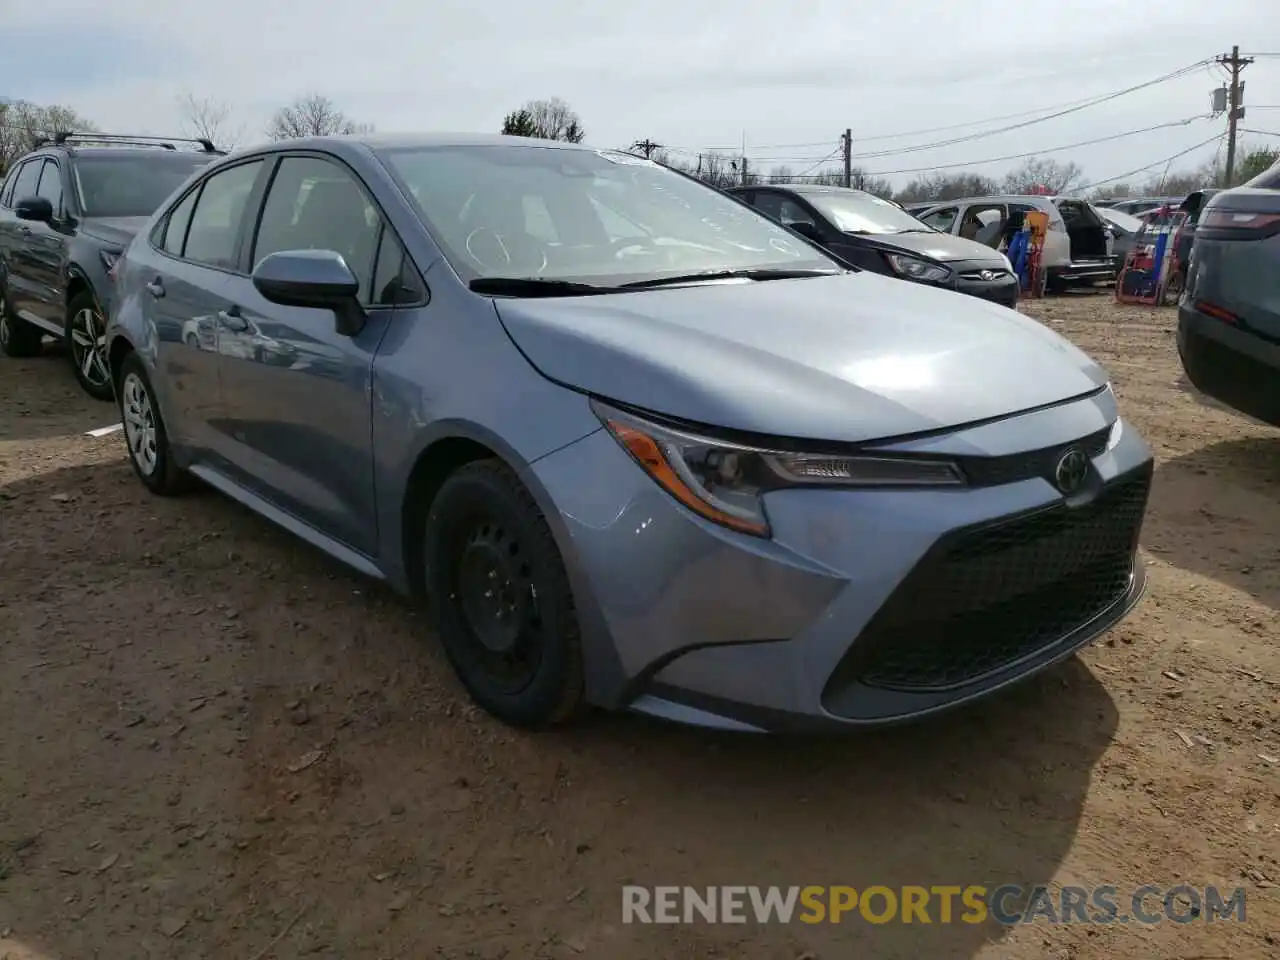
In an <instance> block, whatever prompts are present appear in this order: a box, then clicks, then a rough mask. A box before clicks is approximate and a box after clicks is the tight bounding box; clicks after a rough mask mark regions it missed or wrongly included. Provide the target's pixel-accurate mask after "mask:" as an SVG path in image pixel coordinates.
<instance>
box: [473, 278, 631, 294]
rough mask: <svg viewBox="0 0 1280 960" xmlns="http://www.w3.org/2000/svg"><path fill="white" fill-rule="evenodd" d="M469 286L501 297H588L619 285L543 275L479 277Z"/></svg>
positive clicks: (477, 291)
mask: <svg viewBox="0 0 1280 960" xmlns="http://www.w3.org/2000/svg"><path fill="white" fill-rule="evenodd" d="M467 286H468V287H470V288H471V290H472V291H473V292H475V293H485V294H493V295H494V296H499V297H586V296H590V295H592V294H599V293H615V292H617V290H618V288H617V287H600V286H596V285H595V284H594V283H577V282H575V281H573V280H550V279H543V278H542V277H477V278H476V279H474V280H472V281H471V282H470V283H469V284H467Z"/></svg>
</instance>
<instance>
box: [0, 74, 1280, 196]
mask: <svg viewBox="0 0 1280 960" xmlns="http://www.w3.org/2000/svg"><path fill="white" fill-rule="evenodd" d="M178 110H179V115H180V117H181V132H182V133H183V134H184V135H185V136H189V137H193V138H194V137H199V138H203V139H207V140H211V141H212V142H213V143H214V144H215V145H217V146H218V147H219V148H220V149H224V150H233V149H235V148H236V147H238V146H242V145H244V143H245V141H246V128H245V127H244V125H243V124H241V123H238V122H237V121H236V119H235V114H234V110H233V109H232V107H231V105H230V104H229V103H227V102H226V101H223V100H218V99H217V98H213V97H197V96H195V95H194V94H191V93H183V94H181V95H180V96H179V97H178ZM373 129H374V127H373V124H371V123H365V122H363V121H360V120H356V119H355V118H353V117H350V116H348V115H347V114H346V113H345V112H343V111H342V110H341V109H340V108H339V107H338V106H337V104H335V102H334V101H333V100H332V99H331V98H329V97H328V96H325V95H324V94H321V93H315V92H313V93H306V94H303V95H301V96H299V97H297V98H296V99H294V100H293V101H292V102H290V103H288V104H285V105H284V106H282V107H280V108H279V109H277V110H276V111H275V112H274V113H273V114H272V115H271V118H270V120H269V121H268V123H267V126H266V129H265V130H264V131H263V132H264V133H265V135H266V137H267V139H269V140H288V139H293V138H296V137H312V136H331V135H335V134H357V133H369V132H372V131H373ZM64 130H73V131H78V132H95V131H96V130H97V127H96V126H95V125H94V124H93V123H92V122H91V121H90V120H88V119H86V118H85V117H82V116H80V115H79V114H77V113H76V112H75V111H74V110H72V109H71V108H70V107H66V106H61V105H55V106H42V105H39V104H34V103H29V102H27V101H22V100H19V101H14V102H10V103H0V174H2V173H3V172H4V171H6V170H7V169H8V167H9V165H10V164H11V163H12V162H13V161H14V160H16V159H17V158H18V157H20V156H22V155H23V154H25V153H27V152H29V151H30V150H32V149H34V147H35V143H36V141H37V140H38V139H39V138H41V137H49V136H52V135H53V134H55V133H57V132H59V131H64ZM500 132H501V133H503V134H508V135H512V136H521V137H535V138H540V139H545V140H564V141H568V142H570V143H581V142H582V140H583V139H584V138H585V136H586V130H585V128H584V126H583V123H582V118H581V117H580V116H579V115H578V114H577V112H575V111H574V110H573V109H572V108H571V107H570V106H569V104H567V103H566V102H565V101H564V100H562V99H560V98H559V97H550V98H548V99H541V100H529V101H526V102H525V103H524V104H522V105H521V106H519V107H517V108H516V109H515V110H512V111H511V112H510V113H508V114H507V115H506V116H504V117H503V119H502V125H501V127H500ZM625 149H628V150H632V149H634V148H631V147H628V148H625ZM650 157H651V159H653V160H656V161H658V162H660V163H663V164H665V165H666V166H669V167H671V168H673V169H676V170H680V171H682V172H684V173H687V174H689V175H691V176H694V177H697V178H698V179H700V180H702V181H704V182H706V183H708V184H710V185H712V186H715V187H727V186H731V185H737V184H761V183H794V182H803V183H818V184H828V185H833V186H839V185H843V184H844V169H843V167H842V166H827V167H825V168H823V169H820V170H813V169H809V170H805V171H802V172H800V173H796V171H795V170H794V169H793V168H791V167H787V166H775V167H772V168H770V169H768V170H766V171H761V170H757V169H754V168H753V167H752V165H751V163H750V160H749V159H748V160H747V161H746V166H747V169H746V170H743V169H742V165H743V163H744V161H743V158H741V157H737V156H734V155H732V154H728V153H717V152H706V153H702V154H698V155H690V154H686V153H684V152H678V153H677V152H675V151H671V150H664V149H662V148H658V149H656V150H653V151H651V153H650ZM1277 160H1280V150H1277V149H1275V148H1272V147H1264V146H1250V145H1248V144H1245V145H1244V147H1243V149H1242V151H1241V153H1240V159H1239V162H1238V163H1237V164H1236V167H1235V170H1234V171H1233V176H1232V178H1231V184H1230V186H1236V185H1238V184H1241V183H1244V182H1245V181H1246V180H1249V179H1251V178H1252V177H1254V176H1256V175H1257V174H1258V173H1261V172H1262V171H1263V170H1266V169H1268V168H1269V167H1271V166H1272V165H1273V164H1274V163H1276V161H1277ZM1223 174H1224V170H1223V167H1222V163H1221V159H1220V158H1215V159H1214V160H1213V161H1211V162H1209V163H1206V164H1203V165H1202V166H1200V167H1197V168H1196V169H1194V170H1184V171H1178V172H1173V173H1169V172H1166V173H1165V174H1162V175H1161V176H1158V177H1151V178H1148V179H1146V180H1143V181H1135V182H1125V183H1110V184H1105V185H1099V186H1098V187H1096V188H1091V187H1090V185H1089V183H1088V180H1087V178H1086V177H1085V175H1084V170H1083V169H1082V168H1081V167H1080V165H1079V164H1077V163H1074V162H1070V161H1068V162H1059V161H1057V160H1053V159H1051V158H1048V157H1033V158H1031V159H1028V160H1026V161H1024V162H1023V164H1022V166H1020V167H1018V168H1017V169H1015V170H1013V171H1010V172H1009V173H1007V174H1005V175H1004V176H1003V177H999V178H996V177H990V176H987V175H986V174H982V173H949V172H945V171H936V172H933V173H924V174H921V175H919V176H917V177H915V178H914V179H912V180H911V181H910V182H909V183H907V185H906V186H904V187H902V188H900V189H898V188H895V187H894V186H893V184H892V183H891V182H890V181H889V180H888V179H887V178H885V177H881V176H876V175H874V174H871V173H868V172H867V171H865V170H862V169H859V168H857V167H855V168H854V169H853V171H852V177H851V180H852V183H853V185H854V186H856V187H859V188H861V189H863V190H866V191H868V192H870V193H874V194H876V195H877V196H881V197H885V198H888V199H893V200H896V201H898V202H899V203H921V202H926V201H929V200H937V201H945V200H954V199H958V198H960V197H975V196H987V195H992V194H1024V193H1033V192H1038V191H1041V190H1046V191H1048V192H1049V193H1067V192H1076V191H1081V192H1083V193H1085V195H1087V196H1090V197H1093V198H1094V199H1104V198H1106V199H1112V198H1120V197H1130V196H1132V197H1140V196H1181V195H1184V194H1187V193H1190V192H1191V191H1193V190H1198V189H1202V188H1205V187H1215V186H1222V185H1223V180H1224V176H1223ZM1082 188H1083V190H1082Z"/></svg>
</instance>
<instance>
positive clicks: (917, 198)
mask: <svg viewBox="0 0 1280 960" xmlns="http://www.w3.org/2000/svg"><path fill="white" fill-rule="evenodd" d="M999 189H1000V187H999V185H998V184H997V183H996V182H995V181H994V180H992V179H991V178H990V177H984V176H983V175H982V174H980V173H931V174H930V173H927V174H925V175H923V176H920V177H916V178H915V179H914V180H912V181H911V182H910V183H909V184H907V185H906V187H904V188H903V189H902V190H901V191H900V192H899V193H898V195H897V199H898V201H899V202H901V203H917V202H921V201H924V200H937V201H939V202H941V201H943V200H958V199H960V198H961V197H983V196H990V195H991V194H994V193H997V192H999Z"/></svg>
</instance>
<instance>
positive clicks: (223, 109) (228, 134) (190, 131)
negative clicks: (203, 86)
mask: <svg viewBox="0 0 1280 960" xmlns="http://www.w3.org/2000/svg"><path fill="white" fill-rule="evenodd" d="M178 111H179V113H181V115H182V132H183V133H185V134H186V135H187V136H189V137H195V138H200V139H204V140H209V141H211V142H212V143H213V145H214V146H216V147H218V148H219V149H222V150H234V149H235V148H236V147H237V146H238V145H239V144H240V141H241V140H243V139H244V126H243V125H237V124H234V123H233V121H232V114H231V105H230V104H229V103H227V102H226V101H225V100H216V99H214V98H213V97H197V96H195V95H194V94H192V93H191V92H190V91H187V92H186V93H183V94H181V95H180V96H179V97H178Z"/></svg>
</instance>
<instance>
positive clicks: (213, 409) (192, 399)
mask: <svg viewBox="0 0 1280 960" xmlns="http://www.w3.org/2000/svg"><path fill="white" fill-rule="evenodd" d="M266 168H267V162H266V161H265V160H264V159H262V158H255V159H251V160H249V161H247V162H244V163H239V164H235V165H233V166H230V167H223V168H221V169H219V170H218V171H217V172H216V173H214V174H213V175H212V176H211V177H209V178H207V179H206V180H203V181H201V182H198V183H196V184H195V185H194V186H193V187H192V188H191V189H190V190H188V191H187V192H186V193H185V194H184V195H183V196H182V197H181V198H180V199H179V200H178V202H177V203H176V204H174V205H173V206H172V207H171V208H170V210H169V212H168V214H167V215H166V216H165V218H164V219H163V220H162V221H161V222H160V223H159V224H158V225H157V227H156V229H155V230H154V231H153V232H152V235H151V237H150V238H149V239H150V244H149V245H148V246H147V247H146V248H145V249H144V250H143V251H141V252H140V253H139V254H138V255H137V257H136V259H137V260H138V261H139V263H138V271H137V272H138V273H139V276H140V280H141V281H142V283H143V284H144V288H143V293H142V295H141V296H140V303H141V304H142V310H143V311H144V312H145V314H146V316H147V320H148V325H149V326H150V327H151V329H153V330H155V332H156V338H157V344H156V358H155V362H156V367H157V369H158V371H159V373H160V376H159V377H158V378H157V389H158V390H163V394H162V396H161V402H162V403H163V404H164V415H165V423H166V426H167V427H168V429H169V432H170V435H171V436H172V437H173V438H174V441H175V442H176V443H178V444H180V445H182V446H185V447H188V448H190V449H191V450H192V451H193V452H194V454H195V456H196V458H197V459H200V460H206V461H210V462H213V463H215V464H220V463H221V462H222V461H223V460H224V459H225V456H226V451H227V448H228V446H229V445H230V440H229V438H228V434H227V429H226V420H225V417H224V416H223V407H222V397H221V386H220V384H219V380H218V377H219V372H220V371H219V366H218V350H219V346H220V338H219V323H220V318H221V317H222V316H223V315H224V314H225V313H226V312H227V309H228V307H229V306H230V305H231V303H232V302H233V300H232V299H231V298H232V294H233V291H232V289H231V285H232V283H233V282H234V280H235V278H236V271H237V270H238V269H239V259H238V251H239V249H240V244H241V241H242V238H243V236H244V232H245V230H246V226H245V221H246V212H247V211H248V210H249V209H251V198H252V196H253V195H254V191H255V190H260V189H261V187H260V181H261V180H262V179H263V177H264V174H265V171H266ZM130 256H131V259H134V255H133V254H131V255H130Z"/></svg>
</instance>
